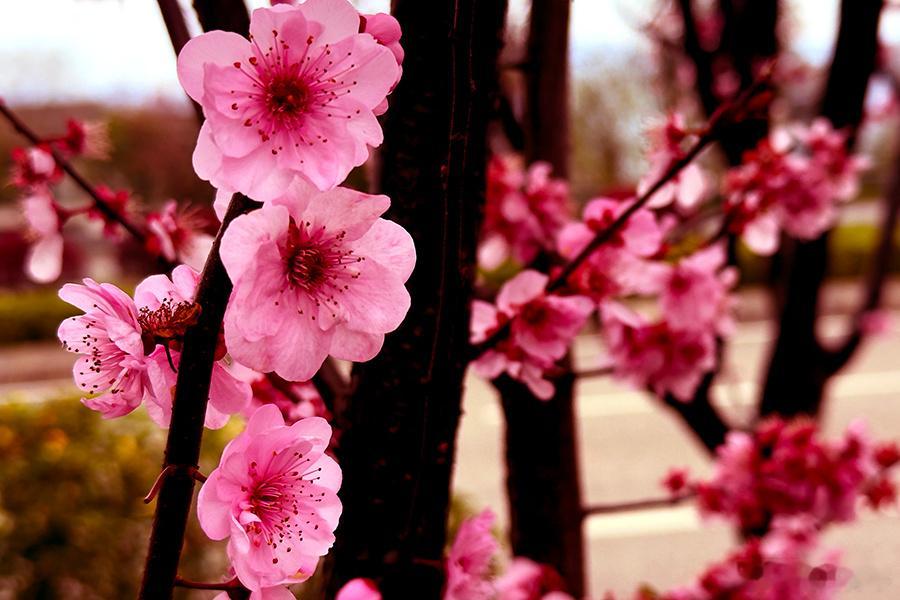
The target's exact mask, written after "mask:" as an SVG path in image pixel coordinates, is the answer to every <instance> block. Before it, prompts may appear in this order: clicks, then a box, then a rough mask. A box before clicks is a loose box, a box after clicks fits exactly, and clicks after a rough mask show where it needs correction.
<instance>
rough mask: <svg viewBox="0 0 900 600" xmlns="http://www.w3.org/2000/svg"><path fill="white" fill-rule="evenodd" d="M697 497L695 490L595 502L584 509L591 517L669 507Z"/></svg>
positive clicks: (586, 514)
mask: <svg viewBox="0 0 900 600" xmlns="http://www.w3.org/2000/svg"><path fill="white" fill-rule="evenodd" d="M696 497H697V494H696V493H694V492H689V493H686V494H679V495H677V496H666V497H665V498H649V499H646V500H631V501H628V502H613V503H610V504H594V505H592V506H587V507H585V509H584V516H585V517H591V516H595V515H608V514H615V513H621V512H631V511H636V510H647V509H651V508H669V507H672V506H678V505H679V504H682V503H684V502H686V501H688V500H692V499H694V498H696Z"/></svg>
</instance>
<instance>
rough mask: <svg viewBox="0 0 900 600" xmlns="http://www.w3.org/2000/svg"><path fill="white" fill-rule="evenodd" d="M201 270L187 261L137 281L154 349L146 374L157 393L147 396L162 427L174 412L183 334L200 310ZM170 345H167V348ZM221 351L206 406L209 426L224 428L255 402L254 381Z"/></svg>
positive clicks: (148, 338)
mask: <svg viewBox="0 0 900 600" xmlns="http://www.w3.org/2000/svg"><path fill="white" fill-rule="evenodd" d="M199 281H200V274H199V273H198V272H197V271H195V270H194V269H192V268H190V267H188V266H187V265H179V266H178V267H175V269H174V270H173V271H172V278H171V279H170V278H169V277H167V276H165V275H152V276H150V277H148V278H146V279H144V281H142V282H141V283H139V284H138V286H137V288H136V289H135V291H134V300H135V303H136V305H137V306H138V322H139V323H140V325H141V329H142V335H143V338H144V343H145V345H146V346H147V347H151V348H153V350H152V351H151V352H150V353H149V355H148V356H147V363H146V366H147V375H148V377H149V379H150V385H151V389H152V391H153V393H152V394H151V395H150V396H149V397H148V400H149V401H148V402H147V412H148V413H149V414H150V417H151V418H152V419H153V420H154V421H155V422H156V423H158V424H159V425H160V426H161V427H168V426H169V421H170V420H171V417H172V399H173V397H174V392H175V383H176V379H177V377H178V372H177V369H178V364H179V362H180V359H181V353H180V336H182V335H183V334H184V330H185V328H186V327H188V326H190V325H192V324H193V323H194V322H195V319H196V315H197V314H199V312H198V311H197V309H196V308H195V307H196V305H195V304H194V295H195V292H196V288H197V284H198V283H199ZM166 346H168V350H167V348H166ZM218 354H219V355H222V356H221V358H220V360H217V361H216V362H215V364H214V365H213V372H212V380H211V382H210V389H209V403H208V404H207V407H206V426H207V427H209V428H210V429H218V428H220V427H223V426H224V425H225V424H226V423H227V422H228V418H229V415H232V414H235V413H238V412H241V411H242V410H243V409H244V407H246V406H247V404H248V403H249V402H250V397H251V391H250V386H249V385H248V384H247V383H246V382H243V381H240V380H239V379H237V378H236V377H234V375H233V374H232V372H231V371H232V368H233V367H232V366H231V364H229V361H227V360H226V358H225V357H224V348H221V349H219V350H218Z"/></svg>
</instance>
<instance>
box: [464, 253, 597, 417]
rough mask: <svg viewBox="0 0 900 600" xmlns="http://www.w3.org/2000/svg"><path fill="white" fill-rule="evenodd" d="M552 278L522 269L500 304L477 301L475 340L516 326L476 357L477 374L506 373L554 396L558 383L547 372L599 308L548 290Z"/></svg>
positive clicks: (541, 395) (500, 297) (502, 293)
mask: <svg viewBox="0 0 900 600" xmlns="http://www.w3.org/2000/svg"><path fill="white" fill-rule="evenodd" d="M547 281H548V277H547V276H546V275H543V274H541V273H538V272H537V271H532V270H525V271H522V272H521V273H519V274H518V275H516V276H515V277H513V278H512V279H510V280H509V281H507V282H506V283H505V284H504V285H503V287H502V288H501V290H500V293H499V294H498V296H497V305H496V307H494V306H493V305H491V304H488V303H486V302H483V301H480V300H476V301H475V302H474V303H473V307H472V325H471V333H472V336H471V340H472V343H474V344H478V343H481V342H483V341H484V340H486V339H487V338H488V337H490V336H491V334H492V333H493V332H495V331H497V330H498V329H499V328H500V327H502V326H503V325H504V324H506V323H509V324H510V333H509V336H507V338H506V339H503V340H501V341H500V342H499V343H498V344H497V345H496V346H495V347H494V348H493V349H490V350H488V351H486V352H485V353H484V354H482V356H481V357H479V358H478V360H477V361H475V363H474V368H475V370H476V372H478V373H479V374H480V375H482V376H483V377H489V378H494V377H497V376H499V375H500V373H502V372H504V371H505V372H507V373H508V374H509V375H510V376H511V377H513V378H514V379H518V380H520V381H522V382H523V383H525V384H527V385H528V386H529V388H531V390H532V392H534V394H535V396H537V397H538V398H541V399H545V400H546V399H548V398H549V397H550V396H552V395H553V385H552V384H551V383H550V382H548V381H545V380H544V379H543V372H544V371H546V370H549V369H550V368H552V367H553V364H554V363H555V362H556V361H557V360H559V359H560V358H562V357H563V356H564V355H565V353H566V350H567V349H568V347H569V345H570V344H571V343H572V340H573V339H574V338H575V336H576V335H577V333H578V331H579V330H580V329H581V328H582V327H583V326H584V323H585V321H586V320H587V318H588V316H590V314H591V313H592V312H593V311H594V303H593V302H592V301H591V300H590V299H588V298H585V297H583V296H558V295H555V294H545V293H544V288H545V287H546V285H547Z"/></svg>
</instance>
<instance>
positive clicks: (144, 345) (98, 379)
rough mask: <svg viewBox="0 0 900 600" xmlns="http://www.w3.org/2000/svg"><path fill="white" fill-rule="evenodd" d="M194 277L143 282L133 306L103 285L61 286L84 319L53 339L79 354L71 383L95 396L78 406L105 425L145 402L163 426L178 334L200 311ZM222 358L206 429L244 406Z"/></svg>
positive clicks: (245, 392)
mask: <svg viewBox="0 0 900 600" xmlns="http://www.w3.org/2000/svg"><path fill="white" fill-rule="evenodd" d="M198 278H199V277H198V274H197V273H196V272H195V271H193V270H192V269H190V268H189V267H187V266H184V265H181V266H179V267H176V269H175V270H174V271H173V273H172V279H169V278H168V277H166V276H165V275H153V276H151V277H148V278H147V279H145V280H144V281H142V282H141V283H140V284H138V286H137V289H136V290H135V299H134V300H132V299H131V297H129V296H128V294H126V293H125V292H123V291H122V290H120V289H119V288H117V287H115V286H113V285H110V284H108V283H104V284H97V283H96V282H95V281H93V280H91V279H85V280H84V285H76V284H66V285H64V286H63V287H62V289H61V290H60V291H59V296H60V298H62V299H63V300H65V301H66V302H68V303H69V304H72V305H74V306H76V307H78V308H80V309H81V310H83V311H84V312H85V314H83V315H79V316H76V317H71V318H69V319H66V320H65V321H63V322H62V324H61V325H60V326H59V331H58V336H59V339H60V341H62V343H63V347H64V348H65V349H66V350H68V351H69V352H74V353H76V354H83V355H84V356H82V357H81V358H79V359H78V360H77V361H76V363H75V367H74V369H73V372H74V376H75V382H76V384H78V386H79V387H80V388H81V389H82V390H83V391H84V392H86V393H90V394H99V395H96V396H93V397H86V398H83V399H82V403H84V405H85V406H87V407H88V408H90V409H92V410H96V411H98V412H100V413H101V414H102V415H103V416H104V418H113V417H121V416H123V415H126V414H128V413H130V412H131V411H133V410H134V409H135V408H137V407H138V406H139V405H140V404H141V402H144V403H145V405H146V408H147V412H148V414H149V415H150V417H151V418H152V419H153V420H154V421H155V422H156V423H157V424H159V425H160V426H161V427H168V425H169V420H170V418H171V414H172V397H173V393H174V388H175V381H176V378H177V369H178V363H179V359H180V347H181V346H180V344H181V338H182V337H183V335H184V331H185V329H186V328H187V327H189V326H190V325H193V324H194V322H195V320H196V316H197V315H198V314H199V308H198V307H197V306H196V305H195V304H194V303H193V297H194V290H195V287H196V285H197V281H198ZM220 354H221V355H222V359H221V360H219V361H217V362H216V364H215V365H214V366H213V374H212V381H211V385H210V398H209V405H208V407H207V411H206V425H207V427H210V428H218V427H222V426H223V425H225V423H226V422H227V421H228V416H229V415H231V414H234V413H236V412H240V411H241V410H242V409H243V408H244V406H245V405H246V404H247V403H248V402H249V401H250V386H249V385H248V384H246V383H244V382H242V381H238V380H237V379H235V378H234V377H233V376H232V375H231V373H230V370H231V368H232V367H231V365H229V364H228V363H227V362H226V360H225V359H224V354H225V353H224V348H223V349H222V351H221V352H220Z"/></svg>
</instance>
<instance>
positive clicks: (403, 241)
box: [221, 185, 415, 381]
mask: <svg viewBox="0 0 900 600" xmlns="http://www.w3.org/2000/svg"><path fill="white" fill-rule="evenodd" d="M389 204H390V201H389V200H388V198H387V197H385V196H369V195H367V194H363V193H360V192H355V191H353V190H349V189H345V188H336V189H334V190H331V191H329V192H322V193H320V192H316V191H314V190H312V189H311V188H310V187H309V186H297V185H295V186H294V187H292V189H291V190H289V192H288V194H287V195H286V196H284V197H282V198H278V199H276V200H274V201H273V202H271V203H268V204H266V205H265V206H263V208H261V209H260V210H257V211H255V212H252V213H250V214H247V215H243V216H240V217H238V218H237V219H235V220H234V222H233V223H232V224H231V225H230V226H229V227H228V230H227V231H226V232H225V235H224V237H223V240H222V248H221V256H222V262H223V263H224V264H225V268H226V270H227V271H228V275H229V277H231V280H232V282H233V283H234V291H233V292H232V295H231V301H230V302H229V304H228V310H227V311H226V313H225V339H226V342H227V344H228V348H229V350H230V352H231V353H232V355H233V356H234V357H235V359H236V360H238V361H239V362H241V363H243V364H245V365H247V366H249V367H251V368H253V369H256V370H258V371H263V372H270V371H275V372H276V373H278V374H279V375H281V376H282V377H284V378H285V379H288V380H290V381H306V380H308V379H310V378H311V377H312V376H313V375H314V374H315V373H316V371H317V370H318V368H319V367H320V366H321V365H322V362H323V361H324V360H325V357H326V356H328V355H329V354H330V355H331V356H334V357H336V358H341V359H345V360H353V361H366V360H369V359H371V358H372V357H373V356H375V355H376V354H377V353H378V351H379V350H380V348H381V345H382V343H383V341H384V335H385V334H386V333H388V332H390V331H393V330H394V329H396V328H397V326H399V325H400V323H401V321H402V320H403V318H404V316H405V315H406V312H407V310H408V309H409V305H410V299H409V293H408V292H407V291H406V288H405V287H404V286H403V284H404V282H405V281H406V280H407V278H409V275H410V273H411V272H412V269H413V266H414V264H415V248H414V246H413V243H412V239H411V238H410V236H409V234H408V233H407V232H406V231H405V230H404V229H403V228H402V227H400V226H399V225H397V224H395V223H393V222H391V221H386V220H384V219H380V218H378V217H379V215H381V214H382V213H384V211H386V210H387V208H388V206H389Z"/></svg>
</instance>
